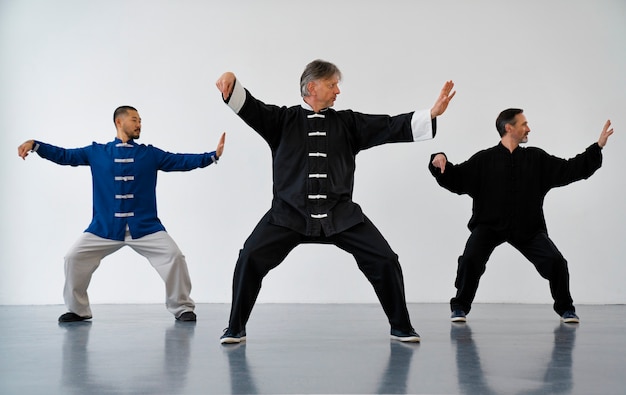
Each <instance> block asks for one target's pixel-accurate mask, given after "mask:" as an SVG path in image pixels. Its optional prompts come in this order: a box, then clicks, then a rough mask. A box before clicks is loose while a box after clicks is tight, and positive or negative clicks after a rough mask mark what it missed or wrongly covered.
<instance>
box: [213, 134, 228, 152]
mask: <svg viewBox="0 0 626 395" xmlns="http://www.w3.org/2000/svg"><path fill="white" fill-rule="evenodd" d="M225 142H226V132H224V133H222V137H220V141H219V142H218V143H217V148H216V149H215V155H217V157H218V158H220V157H221V156H222V153H223V152H224V143H225Z"/></svg>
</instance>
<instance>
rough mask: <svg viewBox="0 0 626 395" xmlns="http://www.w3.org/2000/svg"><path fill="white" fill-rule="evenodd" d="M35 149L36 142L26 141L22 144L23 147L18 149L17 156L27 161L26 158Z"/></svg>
mask: <svg viewBox="0 0 626 395" xmlns="http://www.w3.org/2000/svg"><path fill="white" fill-rule="evenodd" d="M33 148H35V140H28V141H25V142H24V143H22V145H20V146H19V147H17V155H18V156H19V157H20V158H22V159H24V160H26V157H27V156H28V154H29V153H30V151H32V150H33Z"/></svg>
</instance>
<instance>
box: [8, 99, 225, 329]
mask: <svg viewBox="0 0 626 395" xmlns="http://www.w3.org/2000/svg"><path fill="white" fill-rule="evenodd" d="M113 121H114V122H115V127H116V129H117V137H116V138H115V140H113V141H111V142H109V143H107V144H98V143H95V142H94V143H92V144H91V145H89V146H86V147H83V148H73V149H66V148H61V147H56V146H53V145H50V144H46V143H43V142H41V141H38V140H28V141H26V142H24V143H23V144H22V145H20V146H19V147H18V149H17V150H18V155H19V156H20V157H21V158H22V159H26V156H27V155H28V154H29V152H36V153H37V154H38V155H39V156H41V157H42V158H44V159H48V160H50V161H52V162H54V163H57V164H60V165H70V166H89V167H90V168H91V174H92V188H93V217H92V220H91V224H89V227H88V228H87V229H86V230H85V232H84V233H83V234H82V236H81V237H80V238H79V239H78V241H76V243H75V244H74V245H73V246H72V247H71V248H70V250H69V251H68V253H67V255H66V256H65V287H64V291H63V297H64V299H65V304H66V306H67V309H68V310H69V311H68V312H67V313H65V314H63V315H61V316H60V317H59V322H74V321H83V320H87V319H90V318H92V314H91V308H90V306H89V297H88V295H87V287H88V286H89V282H90V281H91V276H92V275H93V273H94V271H95V270H96V269H97V268H98V266H99V265H100V262H101V260H102V259H103V258H104V257H106V256H107V255H110V254H112V253H113V252H115V251H117V250H119V249H120V248H122V247H124V246H126V245H127V246H130V247H131V248H132V249H134V250H135V251H137V252H138V253H139V254H141V255H142V256H145V257H146V258H147V259H148V261H149V262H150V264H151V265H152V266H153V267H154V268H155V269H156V270H157V272H158V273H159V275H160V276H161V278H162V279H163V281H164V282H165V291H166V302H165V304H166V307H167V309H168V310H169V311H170V312H171V313H172V314H174V317H176V319H177V320H179V321H196V314H195V313H194V308H195V304H194V301H193V300H192V299H191V297H190V296H189V294H190V292H191V281H190V279H189V272H188V270H187V263H186V261H185V256H184V255H183V254H182V252H181V251H180V249H179V248H178V246H177V245H176V243H175V242H174V240H173V239H172V238H171V237H170V235H169V234H168V233H167V232H166V231H165V227H164V226H163V225H162V224H161V221H160V220H159V218H158V216H157V207H156V181H157V171H158V170H162V171H189V170H193V169H197V168H201V167H206V166H208V165H210V164H212V163H217V161H218V160H219V158H220V156H221V155H222V152H223V151H224V141H225V134H222V136H221V138H220V140H219V143H218V146H217V149H216V150H215V151H213V152H208V153H202V154H174V153H170V152H166V151H163V150H160V149H158V148H156V147H153V146H152V145H145V144H138V143H137V142H136V141H135V140H137V139H139V136H140V134H141V118H140V117H139V113H138V112H137V110H136V109H135V108H133V107H131V106H121V107H118V108H117V109H116V110H115V112H114V114H113Z"/></svg>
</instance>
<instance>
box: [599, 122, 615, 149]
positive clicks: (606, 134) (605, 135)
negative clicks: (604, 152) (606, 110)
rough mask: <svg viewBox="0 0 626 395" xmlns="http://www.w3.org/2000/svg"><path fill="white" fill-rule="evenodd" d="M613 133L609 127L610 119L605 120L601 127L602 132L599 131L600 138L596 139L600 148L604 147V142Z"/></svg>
mask: <svg viewBox="0 0 626 395" xmlns="http://www.w3.org/2000/svg"><path fill="white" fill-rule="evenodd" d="M612 134H613V128H612V127H611V120H610V119H609V120H607V121H606V123H605V124H604V128H602V133H600V138H599V139H598V145H599V146H600V148H604V146H605V145H606V142H607V141H608V139H609V136H610V135H612Z"/></svg>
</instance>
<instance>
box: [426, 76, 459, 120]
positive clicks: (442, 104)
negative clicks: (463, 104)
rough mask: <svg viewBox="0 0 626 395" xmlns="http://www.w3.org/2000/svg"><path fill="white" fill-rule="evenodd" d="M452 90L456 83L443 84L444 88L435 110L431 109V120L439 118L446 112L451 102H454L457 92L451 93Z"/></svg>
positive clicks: (447, 82) (434, 107)
mask: <svg viewBox="0 0 626 395" xmlns="http://www.w3.org/2000/svg"><path fill="white" fill-rule="evenodd" d="M452 88H454V82H452V81H446V83H445V84H443V88H441V92H440V93H439V97H438V98H437V101H436V102H435V104H434V105H433V108H431V109H430V117H431V118H435V117H438V116H439V115H441V114H443V113H444V112H445V111H446V109H447V108H448V104H450V100H452V98H453V97H454V95H456V91H454V92H452V93H450V92H451V91H452Z"/></svg>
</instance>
